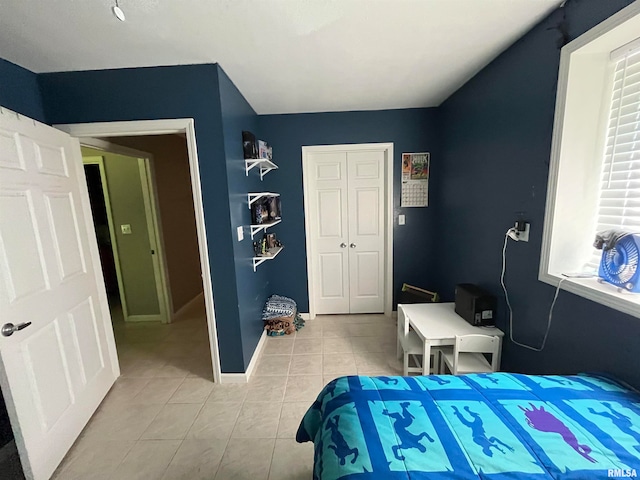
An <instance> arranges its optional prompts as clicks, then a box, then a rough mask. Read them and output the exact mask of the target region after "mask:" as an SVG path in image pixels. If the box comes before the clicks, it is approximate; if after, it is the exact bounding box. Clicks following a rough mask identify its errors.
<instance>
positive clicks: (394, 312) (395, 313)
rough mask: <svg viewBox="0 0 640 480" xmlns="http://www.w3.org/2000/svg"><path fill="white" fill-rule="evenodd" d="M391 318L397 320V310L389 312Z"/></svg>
mask: <svg viewBox="0 0 640 480" xmlns="http://www.w3.org/2000/svg"><path fill="white" fill-rule="evenodd" d="M391 318H398V311H397V310H393V311H392V312H391Z"/></svg>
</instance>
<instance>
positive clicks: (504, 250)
mask: <svg viewBox="0 0 640 480" xmlns="http://www.w3.org/2000/svg"><path fill="white" fill-rule="evenodd" d="M515 232H516V229H515V228H510V229H509V230H507V233H505V234H504V245H503V246H502V273H501V274H500V284H501V285H502V290H504V297H505V300H506V301H507V307H509V339H510V340H511V341H512V342H513V343H515V344H516V345H518V346H520V347H524V348H528V349H529V350H533V351H534V352H541V351H542V350H544V347H545V345H546V343H547V337H548V336H549V331H550V330H551V319H552V318H553V307H555V305H556V300H557V299H558V293H560V285H562V282H564V281H565V280H566V278H561V279H560V281H559V282H558V286H557V287H556V293H555V295H554V296H553V301H552V302H551V308H549V320H548V322H547V331H546V332H545V333H544V338H543V339H542V345H540V347H539V348H538V347H532V346H531V345H526V344H524V343H520V342H516V341H515V340H514V339H513V309H512V308H511V302H510V301H509V294H508V293H507V286H506V285H505V283H504V274H505V271H506V269H507V242H508V241H509V234H510V233H515Z"/></svg>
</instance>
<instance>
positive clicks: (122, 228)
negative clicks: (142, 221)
mask: <svg viewBox="0 0 640 480" xmlns="http://www.w3.org/2000/svg"><path fill="white" fill-rule="evenodd" d="M120 231H121V232H122V234H123V235H131V225H129V224H126V225H120Z"/></svg>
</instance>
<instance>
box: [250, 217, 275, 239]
mask: <svg viewBox="0 0 640 480" xmlns="http://www.w3.org/2000/svg"><path fill="white" fill-rule="evenodd" d="M281 221H282V220H274V221H273V222H269V223H261V224H260V225H250V227H251V240H253V237H254V236H255V235H256V234H257V233H260V232H262V231H266V230H267V228H269V227H272V226H274V225H276V224H278V223H280V222H281Z"/></svg>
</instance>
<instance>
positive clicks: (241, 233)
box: [237, 226, 244, 242]
mask: <svg viewBox="0 0 640 480" xmlns="http://www.w3.org/2000/svg"><path fill="white" fill-rule="evenodd" d="M237 232H238V241H239V242H241V241H242V240H244V229H243V228H242V226H240V227H238V230H237Z"/></svg>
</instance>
